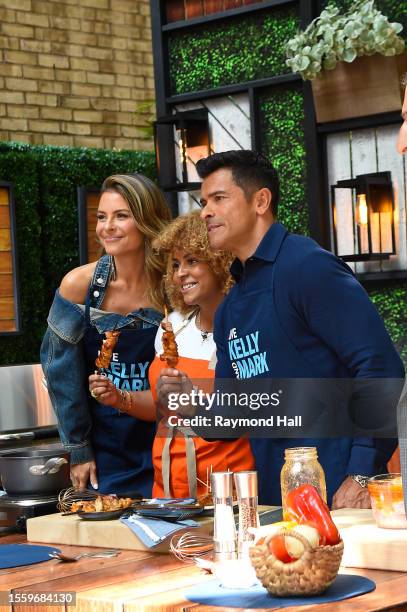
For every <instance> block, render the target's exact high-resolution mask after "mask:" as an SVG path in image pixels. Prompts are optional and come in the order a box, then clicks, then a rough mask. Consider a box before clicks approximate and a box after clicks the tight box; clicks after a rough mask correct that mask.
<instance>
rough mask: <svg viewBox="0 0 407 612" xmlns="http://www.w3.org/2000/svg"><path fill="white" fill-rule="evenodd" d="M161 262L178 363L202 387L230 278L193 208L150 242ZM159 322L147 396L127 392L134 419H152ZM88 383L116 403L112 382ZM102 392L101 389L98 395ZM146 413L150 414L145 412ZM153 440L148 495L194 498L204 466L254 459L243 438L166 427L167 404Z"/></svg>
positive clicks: (203, 489) (241, 464) (224, 258)
mask: <svg viewBox="0 0 407 612" xmlns="http://www.w3.org/2000/svg"><path fill="white" fill-rule="evenodd" d="M154 247H155V248H156V249H157V252H158V254H159V256H160V258H162V260H163V261H164V262H166V268H167V271H166V276H165V290H166V294H167V297H168V300H169V302H170V305H171V307H172V308H173V312H171V314H170V315H169V321H170V322H171V323H172V326H173V329H174V333H175V337H176V342H177V346H178V353H179V363H178V364H177V369H179V370H180V371H182V372H184V373H185V374H187V375H188V376H189V377H190V378H191V379H194V380H196V381H198V383H199V384H201V385H205V381H208V382H209V383H210V381H211V380H212V379H213V377H214V369H213V367H214V362H215V360H216V347H215V343H214V340H213V336H212V329H213V319H214V315H215V311H216V308H217V307H218V305H219V304H220V303H221V302H222V300H223V298H224V296H225V294H226V293H227V291H228V289H229V288H230V286H231V284H232V281H231V277H230V274H229V264H230V261H231V259H230V256H229V255H228V254H226V253H220V252H217V253H215V252H213V251H211V250H210V248H209V244H208V235H207V231H206V226H205V223H204V222H203V221H202V220H201V219H200V217H199V213H191V214H189V215H186V216H184V217H178V218H177V219H175V220H174V221H172V223H171V224H170V225H168V226H167V227H166V228H165V229H164V231H163V232H162V233H161V234H160V235H159V237H158V238H157V239H156V240H155V242H154ZM162 334H163V329H162V328H161V327H160V329H159V330H158V333H157V337H156V340H155V349H156V353H157V354H156V357H155V359H154V361H153V363H152V364H151V367H150V370H149V380H150V386H151V391H152V395H151V394H150V398H148V397H146V395H144V396H143V395H142V394H139V393H133V394H132V397H131V401H129V402H128V405H127V409H128V410H129V411H131V413H132V414H135V415H137V416H139V417H141V418H155V416H156V408H155V401H156V399H157V396H156V384H157V381H158V380H159V377H160V373H161V370H162V369H164V368H165V367H166V364H165V362H163V361H161V360H160V355H161V353H162V348H163V347H162ZM90 388H91V389H92V390H94V391H95V392H96V393H97V394H102V397H105V398H109V400H110V401H111V402H112V403H113V404H116V405H117V406H119V405H120V397H119V393H118V391H117V390H116V389H115V388H114V387H113V385H112V383H111V381H106V380H104V379H103V378H102V377H100V376H97V375H94V376H91V377H90ZM103 394H105V395H103ZM148 414H150V417H148ZM158 420H159V423H158V429H157V435H156V437H155V440H154V445H153V464H154V487H153V496H154V497H163V496H164V497H200V496H203V495H205V493H207V492H208V489H207V486H206V485H207V481H208V475H209V473H210V471H211V470H213V471H223V470H228V469H230V470H232V471H239V470H250V469H253V466H254V462H253V456H252V453H251V450H250V445H249V442H248V441H247V440H243V439H239V440H228V441H215V442H208V441H206V440H203V439H201V438H198V437H196V436H194V435H193V432H191V431H190V430H188V429H186V428H184V427H182V426H181V427H172V426H171V425H170V424H169V421H168V413H167V412H166V410H164V411H163V413H162V414H159V415H158Z"/></svg>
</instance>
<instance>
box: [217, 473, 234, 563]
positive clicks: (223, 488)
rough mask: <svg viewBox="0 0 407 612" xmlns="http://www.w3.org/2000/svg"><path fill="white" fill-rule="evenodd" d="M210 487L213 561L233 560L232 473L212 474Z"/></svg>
mask: <svg viewBox="0 0 407 612" xmlns="http://www.w3.org/2000/svg"><path fill="white" fill-rule="evenodd" d="M211 485H212V495H213V503H214V526H213V541H214V551H215V559H214V560H215V561H223V560H225V559H235V558H236V526H235V518H234V516H233V472H212V475H211Z"/></svg>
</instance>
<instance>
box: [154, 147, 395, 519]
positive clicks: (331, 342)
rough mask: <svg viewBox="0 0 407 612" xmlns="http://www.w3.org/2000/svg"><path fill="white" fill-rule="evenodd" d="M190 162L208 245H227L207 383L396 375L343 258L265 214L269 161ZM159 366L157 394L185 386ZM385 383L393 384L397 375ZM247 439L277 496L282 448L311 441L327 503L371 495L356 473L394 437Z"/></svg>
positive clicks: (267, 498) (272, 194)
mask: <svg viewBox="0 0 407 612" xmlns="http://www.w3.org/2000/svg"><path fill="white" fill-rule="evenodd" d="M197 170H198V173H199V175H200V176H201V177H202V178H203V183H202V189H201V203H202V207H203V210H202V217H203V218H204V219H205V221H206V224H207V227H208V233H209V240H210V244H211V247H212V248H213V249H216V250H217V249H221V250H229V251H231V252H232V253H233V254H234V255H235V257H236V259H235V260H234V262H233V264H232V267H231V272H232V275H233V277H234V279H235V281H236V284H235V286H234V287H232V289H231V291H230V292H229V294H228V295H227V296H226V298H225V300H224V301H223V303H222V304H221V305H220V306H219V308H218V310H217V313H216V317H215V327H214V338H215V342H216V346H217V365H216V380H215V388H219V387H222V381H225V380H230V379H240V380H241V379H253V380H257V379H259V380H258V384H259V385H260V384H261V382H262V381H264V379H267V378H268V379H295V380H299V379H314V380H315V379H335V380H337V379H345V382H346V380H349V379H379V378H383V379H387V380H388V379H402V378H404V368H403V365H402V363H401V360H400V358H399V356H398V354H397V353H396V351H395V349H394V347H393V345H392V342H391V340H390V338H389V336H388V334H387V332H386V330H385V328H384V325H383V322H382V320H381V319H380V317H379V315H378V313H377V311H376V309H375V307H374V306H373V304H372V303H371V301H370V299H369V297H368V296H367V294H366V292H365V291H364V289H363V288H362V287H361V285H360V284H359V283H358V282H357V280H356V279H355V277H354V275H353V273H352V271H351V270H350V268H349V267H348V266H347V265H346V264H345V263H344V262H342V261H341V260H340V259H338V258H337V257H335V256H334V255H333V254H332V253H330V252H328V251H325V250H323V249H322V248H320V247H319V246H318V245H317V244H316V243H315V242H314V241H313V240H311V239H310V238H306V237H303V236H297V235H294V234H289V233H288V231H287V230H286V229H285V228H284V227H283V226H282V225H281V224H280V223H278V222H277V221H276V217H277V206H278V198H279V182H278V176H277V173H276V171H275V170H274V168H273V167H272V165H271V164H270V162H269V161H268V160H267V159H265V158H264V157H263V156H261V155H259V154H257V153H255V152H253V151H228V152H224V153H217V154H214V155H211V156H210V157H207V158H206V159H203V160H200V161H199V162H198V164H197ZM249 343H250V347H251V348H249ZM249 352H250V353H252V356H251V357H250V358H249V357H247V355H245V353H247V354H248V353H249ZM162 374H163V376H162V378H161V380H160V384H159V387H160V388H159V389H158V392H159V395H160V397H161V398H164V399H165V396H166V394H167V395H168V393H169V392H177V391H178V392H179V391H180V390H182V391H184V390H185V389H187V385H185V378H184V379H182V376H180V374H181V373H179V372H178V371H177V370H170V369H167V370H165V371H163V373H162ZM260 379H261V380H260ZM182 380H183V381H184V382H182ZM250 382H251V381H249V383H250ZM294 382H295V381H294ZM368 382H369V381H368ZM390 382H391V381H390ZM256 384H257V383H256ZM385 384H386V381H383V385H385ZM177 385H178V386H177ZM395 386H396V388H397V393H398V389H399V388H400V390H401V386H402V385H397V384H396V385H395ZM397 399H398V395H397V398H396V401H397ZM180 412H182V410H181V411H180ZM184 414H191V412H188V409H186V410H185V411H184ZM339 417H340V418H342V414H341V413H340V414H339ZM200 435H204V434H203V433H201V434H200ZM232 435H233V434H232ZM219 437H222V436H221V435H220V436H219ZM251 445H252V450H253V453H254V456H255V460H256V467H257V470H258V473H259V499H260V501H261V502H262V503H268V504H279V503H281V498H280V487H279V481H280V471H281V467H282V465H283V463H284V450H285V448H287V447H298V446H316V447H317V450H318V456H319V461H320V463H321V464H322V466H323V468H324V471H325V475H326V481H327V493H328V503H329V504H331V503H332V506H333V507H334V508H341V507H359V508H363V507H369V506H370V503H369V495H368V492H367V489H366V480H367V478H366V477H367V476H370V475H373V474H378V473H383V472H384V471H386V463H387V461H388V459H389V457H390V456H391V454H392V452H393V450H394V448H395V445H396V440H394V439H372V438H368V437H358V438H351V437H330V438H325V439H322V438H321V437H320V436H319V437H318V438H309V437H306V438H302V439H300V438H296V439H292V438H268V439H267V438H255V437H253V438H252V439H251Z"/></svg>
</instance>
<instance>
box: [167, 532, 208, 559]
mask: <svg viewBox="0 0 407 612" xmlns="http://www.w3.org/2000/svg"><path fill="white" fill-rule="evenodd" d="M170 551H171V552H172V554H173V555H174V556H175V557H176V558H177V559H179V560H180V561H184V563H195V561H194V559H195V558H196V557H205V556H206V555H208V554H210V553H212V551H213V538H212V536H210V535H208V534H206V533H202V532H198V533H194V532H193V531H186V532H184V533H181V534H180V533H177V534H175V535H174V536H173V537H172V538H171V542H170Z"/></svg>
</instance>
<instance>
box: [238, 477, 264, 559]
mask: <svg viewBox="0 0 407 612" xmlns="http://www.w3.org/2000/svg"><path fill="white" fill-rule="evenodd" d="M235 485H236V491H237V499H238V501H239V536H238V557H239V559H247V558H248V557H249V548H250V546H252V544H253V540H254V535H253V534H252V533H250V532H249V527H254V528H256V529H257V527H258V526H259V514H258V510H257V497H258V485H257V472H255V471H248V472H236V473H235Z"/></svg>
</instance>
